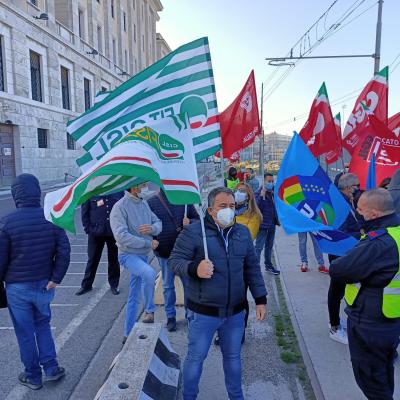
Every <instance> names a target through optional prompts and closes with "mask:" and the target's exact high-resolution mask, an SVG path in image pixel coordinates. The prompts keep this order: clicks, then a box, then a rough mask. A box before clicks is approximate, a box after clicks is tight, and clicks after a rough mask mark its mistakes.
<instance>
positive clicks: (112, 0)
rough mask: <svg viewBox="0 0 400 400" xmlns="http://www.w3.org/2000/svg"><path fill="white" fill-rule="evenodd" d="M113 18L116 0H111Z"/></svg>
mask: <svg viewBox="0 0 400 400" xmlns="http://www.w3.org/2000/svg"><path fill="white" fill-rule="evenodd" d="M111 18H114V0H111Z"/></svg>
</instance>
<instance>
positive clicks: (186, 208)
mask: <svg viewBox="0 0 400 400" xmlns="http://www.w3.org/2000/svg"><path fill="white" fill-rule="evenodd" d="M187 210H188V206H187V204H185V214H184V217H185V218H187Z"/></svg>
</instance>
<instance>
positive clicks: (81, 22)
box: [78, 10, 85, 39]
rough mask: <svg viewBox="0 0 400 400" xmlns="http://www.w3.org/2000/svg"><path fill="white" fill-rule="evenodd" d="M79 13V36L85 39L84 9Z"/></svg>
mask: <svg viewBox="0 0 400 400" xmlns="http://www.w3.org/2000/svg"><path fill="white" fill-rule="evenodd" d="M78 15H79V19H78V22H79V37H80V38H81V39H85V13H84V12H83V11H82V10H79V11H78Z"/></svg>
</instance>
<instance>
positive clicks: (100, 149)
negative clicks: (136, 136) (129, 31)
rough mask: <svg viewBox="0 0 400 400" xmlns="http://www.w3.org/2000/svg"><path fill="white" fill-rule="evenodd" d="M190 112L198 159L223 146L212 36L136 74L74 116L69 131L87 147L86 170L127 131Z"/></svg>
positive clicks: (83, 164)
mask: <svg viewBox="0 0 400 400" xmlns="http://www.w3.org/2000/svg"><path fill="white" fill-rule="evenodd" d="M183 113H186V114H187V115H188V117H189V121H190V125H191V128H192V129H193V133H192V139H193V145H194V152H195V156H196V160H197V161H199V160H202V159H204V158H206V157H209V156H211V155H213V154H215V153H216V152H217V151H218V150H219V149H220V147H221V138H220V130H219V122H218V109H217V100H216V95H215V86H214V77H213V70H212V65H211V56H210V51H209V47H208V39H207V38H202V39H198V40H195V41H194V42H191V43H187V44H185V45H183V46H181V47H179V48H178V49H177V50H175V51H173V52H171V53H170V54H168V55H167V56H166V57H164V58H162V59H161V60H160V61H158V62H156V63H155V64H153V65H151V66H150V67H148V68H146V69H145V70H143V71H142V72H140V73H138V74H137V75H135V76H133V77H132V78H131V79H129V80H128V81H126V82H124V83H123V84H122V85H121V86H119V87H118V88H116V89H115V90H113V91H112V92H110V93H109V94H108V96H106V97H105V98H104V99H102V100H101V101H96V103H95V104H94V106H93V107H92V108H90V109H89V110H88V111H86V112H85V113H84V114H82V115H80V116H79V117H78V118H76V119H75V120H73V121H70V122H69V124H68V127H67V131H68V133H69V134H70V135H71V136H72V137H73V138H74V139H75V140H76V141H77V142H78V143H79V144H80V145H81V146H82V147H83V148H84V150H86V154H84V156H83V157H81V158H79V159H78V160H77V163H78V165H79V166H80V168H81V170H82V171H83V172H84V171H86V170H87V169H88V168H89V167H90V166H91V165H93V164H94V163H96V161H98V160H99V159H101V157H103V156H104V154H106V153H107V152H108V151H109V150H110V149H111V148H112V147H113V146H114V145H115V144H116V143H118V141H119V140H120V139H122V137H123V136H125V135H126V134H127V133H128V132H130V131H131V130H132V129H135V128H139V127H141V126H144V125H146V124H149V123H154V121H157V120H160V119H162V118H164V117H167V116H170V115H176V114H183Z"/></svg>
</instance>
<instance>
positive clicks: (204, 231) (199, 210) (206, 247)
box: [197, 204, 208, 260]
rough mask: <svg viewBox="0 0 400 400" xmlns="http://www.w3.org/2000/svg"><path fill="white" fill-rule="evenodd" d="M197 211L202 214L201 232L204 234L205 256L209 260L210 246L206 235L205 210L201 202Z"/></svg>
mask: <svg viewBox="0 0 400 400" xmlns="http://www.w3.org/2000/svg"><path fill="white" fill-rule="evenodd" d="M197 212H198V213H199V215H200V225H201V233H202V236H203V247H204V258H205V259H206V260H208V246H207V237H206V228H205V226H204V218H205V215H204V212H203V207H202V206H201V204H198V205H197Z"/></svg>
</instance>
